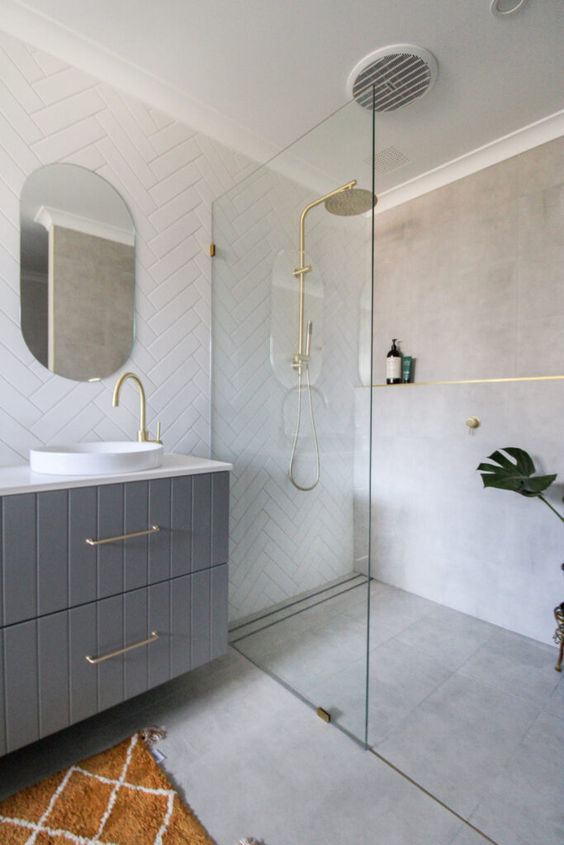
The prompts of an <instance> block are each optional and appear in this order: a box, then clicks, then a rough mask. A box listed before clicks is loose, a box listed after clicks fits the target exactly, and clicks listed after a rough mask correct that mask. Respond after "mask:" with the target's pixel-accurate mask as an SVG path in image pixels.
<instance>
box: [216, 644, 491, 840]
mask: <svg viewBox="0 0 564 845" xmlns="http://www.w3.org/2000/svg"><path fill="white" fill-rule="evenodd" d="M231 646H232V648H233V649H234V650H235V651H236V652H237V653H238V654H240V655H242V657H244V658H245V660H248V661H249V663H251V664H252V665H253V666H256V667H257V668H258V669H260V671H261V672H264V673H265V675H268V677H269V678H272V679H273V680H274V681H276V683H278V684H280V685H281V686H282V687H284V689H285V690H287V691H288V692H289V693H291V694H292V695H293V696H294V697H295V698H297V699H298V700H299V701H301V702H302V703H303V704H305V705H306V707H308V708H309V709H310V710H312V711H313V712H314V713H315V704H313V703H312V702H311V701H309V700H308V699H307V698H305V696H303V695H302V694H301V693H299V692H298V691H297V690H296V689H295V688H294V687H292V686H290V685H289V684H287V683H286V681H284V680H282V678H280V677H278V675H275V674H274V673H273V672H271V671H270V670H269V669H265V668H264V667H262V666H261V665H260V664H259V663H256V662H255V661H254V660H253V659H252V658H251V657H248V656H247V655H246V654H245V653H244V652H242V651H239V649H238V648H237V647H236V646H235V645H233V643H231ZM331 726H333V727H335V728H337V730H339V731H341V733H344V734H345V735H346V736H348V737H349V739H352V740H353V742H355V743H356V744H357V745H359V746H360V747H361V748H362V749H363V750H365V751H367V752H368V753H370V754H373V755H374V757H376V758H377V759H378V760H380V761H381V762H382V763H384V765H386V766H388V768H390V769H392V771H394V772H395V773H396V774H397V775H399V776H400V777H401V778H403V779H404V780H406V781H407V782H408V783H410V784H411V785H412V786H414V787H415V788H416V789H418V790H419V791H420V792H422V793H423V794H424V795H426V796H427V798H430V799H431V801H433V802H434V803H435V804H438V805H439V806H440V807H442V808H443V810H446V811H447V813H449V814H450V815H452V816H454V817H455V818H456V819H458V820H459V821H460V822H462V823H463V824H464V825H465V826H466V827H469V828H470V829H471V830H473V831H474V832H475V833H477V834H478V835H479V836H481V837H482V838H483V839H484V841H485V842H489V843H490V845H499V843H498V842H496V840H495V839H492V838H491V837H490V836H488V835H487V833H484V831H483V830H480V828H478V827H476V826H475V825H474V824H472V822H470V821H469V820H468V819H466V818H465V817H464V816H462V815H460V813H458V812H457V811H456V810H453V809H452V807H449V805H448V804H445V802H444V801H442V800H441V799H440V798H438V797H437V796H436V795H434V794H433V793H432V792H429V790H428V789H425V787H424V786H422V785H421V784H420V783H418V782H417V781H416V780H414V779H413V778H412V777H410V775H408V774H407V773H406V772H404V771H402V769H399V768H398V767H397V766H396V765H394V763H392V762H391V761H390V760H388V759H387V758H386V757H383V756H382V755H381V754H379V753H378V751H376V749H375V748H373V747H371V746H369V745H368V744H367V743H365V742H363V741H362V740H361V739H359V738H358V737H356V736H355V735H354V734H353V733H351V732H350V731H348V730H347V729H346V728H344V727H343V726H342V725H339V724H338V722H331Z"/></svg>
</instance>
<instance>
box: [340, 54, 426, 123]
mask: <svg viewBox="0 0 564 845" xmlns="http://www.w3.org/2000/svg"><path fill="white" fill-rule="evenodd" d="M437 72H438V65H437V60H436V59H435V57H434V56H433V55H432V53H430V52H429V51H428V50H425V49H424V48H423V47H418V46H417V45H415V44H392V45H390V46H389V47H380V48H379V49H378V50H374V52H373V53H369V54H368V56H365V57H364V58H363V59H361V60H360V62H359V63H358V64H357V65H356V66H355V67H354V68H353V70H352V72H351V74H350V76H349V78H348V81H347V93H348V95H349V97H354V99H355V100H356V101H357V103H359V105H361V106H363V107H364V108H365V109H370V110H372V109H374V111H377V112H382V111H395V110H396V109H399V108H401V106H405V105H407V103H411V102H412V101H413V100H417V99H419V97H422V96H423V95H424V94H426V93H427V92H428V91H430V90H431V88H432V87H433V85H434V84H435V80H436V78H437Z"/></svg>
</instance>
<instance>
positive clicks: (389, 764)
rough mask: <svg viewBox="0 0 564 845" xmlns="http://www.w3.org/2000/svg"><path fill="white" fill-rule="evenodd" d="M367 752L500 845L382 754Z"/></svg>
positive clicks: (484, 837) (475, 830)
mask: <svg viewBox="0 0 564 845" xmlns="http://www.w3.org/2000/svg"><path fill="white" fill-rule="evenodd" d="M367 751H368V752H369V753H370V754H373V755H374V756H375V757H377V758H378V760H380V761H381V762H382V763H384V764H385V765H386V766H388V767H389V768H390V769H392V770H393V771H394V772H396V774H398V775H399V776H400V777H402V778H403V779H404V780H406V781H407V782H408V783H410V784H411V785H412V786H414V787H415V788H416V789H418V790H419V791H420V792H422V793H423V794H424V795H426V796H427V797H428V798H430V799H431V801H434V802H435V804H438V805H439V806H440V807H442V808H443V810H446V811H447V813H450V815H451V816H454V817H455V818H457V819H458V820H459V821H461V822H462V823H463V824H464V825H466V827H469V828H470V829H471V830H473V831H474V833H477V834H478V835H479V836H481V837H482V838H483V839H484V840H485V841H486V842H490V843H491V845H499V843H498V842H497V841H496V840H495V839H492V838H491V837H490V836H488V834H487V833H484V831H483V830H480V828H479V827H476V825H474V824H472V822H471V821H469V820H468V819H466V818H465V817H464V816H462V815H460V813H458V812H457V811H456V810H453V809H452V807H449V805H448V804H445V802H444V801H443V800H442V799H441V798H438V797H437V796H436V795H434V794H433V793H432V792H429V790H428V789H425V787H424V786H421V784H420V783H419V782H418V781H416V780H414V779H413V778H412V777H410V775H408V774H407V773H406V772H404V771H402V769H398V767H397V766H395V765H394V764H393V763H392V762H391V761H390V760H388V759H387V758H386V757H383V756H382V755H381V754H379V753H378V752H377V751H376V750H375V749H374V748H371V747H370V748H368V749H367Z"/></svg>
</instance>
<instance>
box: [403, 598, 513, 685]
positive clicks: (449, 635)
mask: <svg viewBox="0 0 564 845" xmlns="http://www.w3.org/2000/svg"><path fill="white" fill-rule="evenodd" d="M498 630H499V629H498V628H496V626H495V625H490V624H489V623H488V622H482V621H481V620H480V619H474V618H473V617H471V616H467V615H466V614H465V613H459V612H458V611H456V610H451V609H450V608H447V607H439V608H438V609H435V610H433V611H432V612H431V613H430V614H427V615H426V616H425V617H424V618H423V619H420V620H418V621H417V622H415V623H414V624H412V625H411V626H410V627H409V628H406V629H405V630H404V631H402V632H401V633H400V634H398V639H399V640H401V642H403V643H405V644H406V645H409V646H411V647H412V648H414V649H417V650H418V651H420V653H421V654H425V655H427V656H428V657H431V658H433V659H434V660H436V661H437V662H439V663H442V664H443V665H444V666H445V667H447V668H448V669H452V670H456V669H459V668H460V667H461V666H462V665H463V664H464V663H466V661H467V660H468V659H469V658H470V657H471V656H472V655H473V654H474V653H475V652H476V651H477V650H478V648H480V646H481V645H483V644H484V643H485V642H487V641H488V640H489V639H490V638H491V637H492V636H493V634H494V633H495V632H496V631H498Z"/></svg>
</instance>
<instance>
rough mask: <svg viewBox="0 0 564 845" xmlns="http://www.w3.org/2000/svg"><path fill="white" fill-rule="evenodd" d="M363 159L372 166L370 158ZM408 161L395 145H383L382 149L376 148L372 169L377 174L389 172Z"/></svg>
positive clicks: (381, 174)
mask: <svg viewBox="0 0 564 845" xmlns="http://www.w3.org/2000/svg"><path fill="white" fill-rule="evenodd" d="M364 160H365V162H366V163H367V164H369V165H370V166H372V158H366V159H364ZM408 163H409V159H408V157H407V156H406V155H404V154H403V153H402V151H401V150H398V148H397V147H384V149H383V150H376V152H375V153H374V169H375V171H376V173H377V174H378V175H379V176H383V175H384V174H385V173H391V172H392V170H397V169H398V167H403V165H404V164H408Z"/></svg>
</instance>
